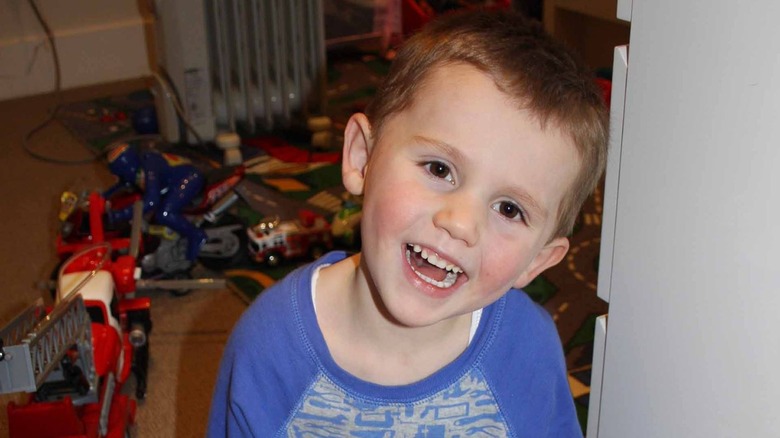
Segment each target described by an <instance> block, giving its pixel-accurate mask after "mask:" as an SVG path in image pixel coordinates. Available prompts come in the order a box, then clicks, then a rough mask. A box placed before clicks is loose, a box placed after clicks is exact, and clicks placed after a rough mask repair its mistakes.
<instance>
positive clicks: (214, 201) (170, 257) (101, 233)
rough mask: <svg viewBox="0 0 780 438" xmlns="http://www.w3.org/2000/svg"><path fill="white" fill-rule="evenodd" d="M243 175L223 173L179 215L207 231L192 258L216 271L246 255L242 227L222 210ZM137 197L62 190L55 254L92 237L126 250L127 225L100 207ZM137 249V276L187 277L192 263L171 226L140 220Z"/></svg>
mask: <svg viewBox="0 0 780 438" xmlns="http://www.w3.org/2000/svg"><path fill="white" fill-rule="evenodd" d="M243 177H244V168H243V167H241V166H239V167H236V168H235V169H233V170H232V172H231V173H230V174H228V175H227V176H226V177H223V178H219V179H218V180H217V181H216V182H214V183H212V184H209V185H207V187H206V189H205V190H204V192H203V195H202V197H201V199H200V201H199V202H198V204H197V205H195V206H193V207H191V208H189V209H188V210H187V211H186V212H185V215H186V217H187V218H188V220H190V221H191V222H192V223H193V224H194V225H196V226H197V227H200V228H202V229H203V230H204V231H205V232H206V235H207V238H208V239H207V241H206V243H205V244H204V245H203V246H202V247H201V250H200V253H199V254H198V261H199V262H200V263H201V264H202V265H203V266H205V267H206V268H209V269H213V270H221V269H224V268H226V267H229V266H233V265H235V264H237V263H240V262H241V261H242V260H243V259H244V258H245V257H246V248H247V236H246V232H245V226H244V225H243V223H242V222H241V221H240V220H239V219H238V218H237V217H235V216H233V215H231V214H229V213H227V210H228V209H229V208H230V207H231V206H232V205H233V204H234V203H235V202H236V201H237V200H238V199H239V197H238V195H237V194H236V193H235V191H234V190H233V189H234V188H235V187H236V185H238V183H239V182H241V180H242V179H243ZM139 199H140V194H138V193H132V192H130V193H121V192H120V193H117V194H115V195H113V196H112V197H111V199H109V200H105V199H103V197H102V196H101V195H100V194H99V193H96V192H92V193H88V192H86V191H82V192H81V193H78V194H76V193H74V192H65V193H63V195H62V197H61V207H60V212H59V215H58V219H59V221H60V232H59V234H58V236H57V240H56V248H57V254H58V256H59V257H60V259H64V258H65V257H67V256H68V255H70V254H73V253H74V252H75V251H77V250H79V249H80V248H82V247H84V246H85V245H88V244H90V243H92V242H95V241H107V242H109V243H110V244H111V247H112V248H113V250H114V251H117V252H120V253H127V252H128V251H129V246H130V238H129V235H130V226H131V224H130V223H124V224H108V223H107V221H106V206H107V204H108V205H110V208H123V207H125V206H127V205H131V204H133V203H135V202H136V201H138V200H139ZM139 245H140V248H138V254H139V256H138V265H139V267H140V268H141V269H142V273H143V278H187V277H188V276H189V271H190V269H191V268H192V267H193V262H191V261H190V260H188V259H187V257H186V251H187V245H186V241H185V239H183V238H181V236H179V235H178V234H177V233H175V232H173V231H172V230H170V229H168V228H166V227H164V226H160V225H156V224H153V223H149V221H148V220H143V224H142V239H140V242H139Z"/></svg>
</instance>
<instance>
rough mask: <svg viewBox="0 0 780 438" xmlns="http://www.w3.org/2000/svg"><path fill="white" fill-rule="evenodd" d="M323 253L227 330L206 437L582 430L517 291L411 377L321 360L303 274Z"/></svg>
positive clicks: (529, 304) (551, 350)
mask: <svg viewBox="0 0 780 438" xmlns="http://www.w3.org/2000/svg"><path fill="white" fill-rule="evenodd" d="M344 257H346V255H345V254H344V253H340V252H333V253H329V254H327V255H326V256H325V257H323V258H322V259H320V260H318V261H317V262H315V263H313V264H311V265H308V266H305V267H302V268H300V269H298V270H296V271H295V272H293V273H291V274H290V275H288V276H287V277H286V278H285V279H284V280H282V281H281V282H279V283H277V284H275V285H274V286H273V287H271V288H269V289H268V290H267V291H265V292H263V293H262V294H261V295H260V297H258V299H257V300H256V301H255V302H254V303H252V305H251V306H250V307H249V309H247V311H246V312H245V314H244V315H243V316H242V317H241V319H240V320H239V322H238V323H237V325H236V326H235V328H234V330H233V333H232V334H231V337H230V340H229V341H228V344H227V346H226V349H225V353H224V356H223V360H222V363H221V366H220V371H219V375H218V378H217V384H216V388H215V392H214V398H213V400H212V406H211V413H210V419H209V427H208V436H209V437H212V438H216V437H248V436H255V437H272V436H294V437H298V436H301V437H303V436H305V437H344V436H356V437H457V436H463V437H470V436H514V437H534V438H536V437H581V436H582V433H581V431H580V427H579V424H578V422H577V418H576V414H575V410H574V402H573V399H572V396H571V393H570V390H569V386H568V381H567V377H566V369H565V364H564V360H563V354H562V350H561V344H560V339H559V337H558V333H557V331H556V329H555V325H554V324H553V322H552V318H550V316H549V314H548V313H547V312H546V311H545V310H544V309H543V308H542V307H541V306H539V305H537V304H536V303H534V302H533V301H531V300H530V299H529V298H528V296H527V295H526V294H525V293H523V292H522V291H517V290H510V291H508V292H507V294H505V295H504V296H503V297H502V298H501V299H499V300H498V301H496V302H495V303H493V304H491V305H490V306H488V307H486V308H485V309H484V310H483V313H482V317H481V319H480V324H479V327H478V329H477V332H476V334H475V336H474V339H473V340H472V342H471V344H470V345H469V347H468V348H467V349H466V351H464V352H463V353H462V354H461V355H460V356H459V357H458V358H457V359H455V360H454V361H453V362H452V363H450V364H448V365H446V366H445V367H443V368H442V369H440V370H439V371H437V372H435V373H434V374H433V375H431V376H429V377H426V378H425V379H423V380H421V381H419V382H415V383H412V384H409V385H401V386H382V385H377V384H374V383H371V382H367V381H364V380H361V379H358V378H356V377H355V376H353V375H351V374H349V373H348V372H346V371H345V370H343V369H341V368H340V367H339V366H338V365H337V364H336V363H335V362H334V360H333V358H332V357H331V356H330V353H329V352H328V348H327V345H326V344H325V340H324V338H323V336H322V333H321V331H320V329H319V326H318V324H317V319H316V315H315V313H314V306H313V303H312V295H311V279H312V274H313V272H314V270H315V269H316V267H317V266H319V265H322V264H323V263H329V264H333V263H336V262H338V261H340V260H342V259H343V258H344Z"/></svg>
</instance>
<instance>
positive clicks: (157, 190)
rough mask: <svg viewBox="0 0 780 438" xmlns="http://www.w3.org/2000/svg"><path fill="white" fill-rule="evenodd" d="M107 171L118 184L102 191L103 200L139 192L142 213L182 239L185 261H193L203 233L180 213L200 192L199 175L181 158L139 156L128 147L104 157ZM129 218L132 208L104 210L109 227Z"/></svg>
mask: <svg viewBox="0 0 780 438" xmlns="http://www.w3.org/2000/svg"><path fill="white" fill-rule="evenodd" d="M108 168H109V169H110V170H111V173H113V174H114V175H116V176H117V177H118V178H119V181H118V182H117V183H116V184H114V185H113V186H112V187H111V188H109V189H108V190H107V191H106V192H105V194H104V196H105V197H106V199H109V197H110V196H111V195H112V194H113V193H115V192H116V191H117V190H119V189H121V188H128V187H129V188H133V189H136V190H138V191H140V192H141V193H143V205H144V207H143V212H144V214H147V213H150V212H151V213H154V218H155V221H156V222H157V223H158V224H161V225H165V226H166V227H168V228H170V229H172V230H174V231H176V232H178V233H179V234H181V235H182V236H184V237H186V238H187V259H189V260H190V261H194V260H195V258H196V257H197V256H198V252H200V248H201V246H203V244H204V243H205V242H206V233H205V232H204V231H203V230H201V229H200V228H198V227H196V226H195V225H193V224H192V223H190V222H189V221H188V220H187V219H186V218H185V217H184V215H183V214H182V210H183V209H184V208H185V207H186V206H187V205H189V204H190V203H191V202H192V200H193V199H195V197H196V196H198V195H199V194H200V193H201V190H202V189H203V186H204V183H205V177H204V176H203V174H202V173H201V172H200V171H199V170H198V169H197V168H196V167H195V166H193V165H192V164H191V163H190V162H189V161H188V160H187V159H185V158H183V157H180V156H178V155H172V154H166V153H159V152H152V151H150V152H144V153H139V152H138V151H137V150H136V149H135V148H133V147H132V146H130V145H129V144H123V145H121V146H118V147H116V148H115V149H113V150H112V151H111V152H110V153H109V154H108ZM132 216H133V207H132V206H128V207H125V208H123V209H120V210H110V209H108V211H107V217H108V220H109V222H110V223H112V224H115V223H118V222H120V221H129V220H130V218H131V217H132Z"/></svg>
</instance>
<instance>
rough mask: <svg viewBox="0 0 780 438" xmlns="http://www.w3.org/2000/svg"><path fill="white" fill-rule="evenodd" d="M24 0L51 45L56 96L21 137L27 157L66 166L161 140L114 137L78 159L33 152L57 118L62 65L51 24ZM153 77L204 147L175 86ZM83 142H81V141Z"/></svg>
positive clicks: (148, 136)
mask: <svg viewBox="0 0 780 438" xmlns="http://www.w3.org/2000/svg"><path fill="white" fill-rule="evenodd" d="M27 2H28V3H29V4H30V7H31V8H32V10H33V13H34V14H35V17H36V19H37V20H38V22H39V23H40V25H41V27H42V28H43V30H44V32H45V33H46V39H47V41H48V43H49V46H51V50H52V60H53V62H54V91H53V94H54V96H55V102H56V103H55V105H54V107H53V108H52V109H51V110H50V111H49V115H48V117H47V118H46V119H45V120H44V121H43V122H41V123H40V124H39V125H37V126H35V127H34V128H33V129H31V130H30V131H29V132H27V134H26V135H25V136H24V138H23V139H22V147H23V148H24V150H25V152H27V153H28V154H29V155H30V156H32V157H33V158H36V159H38V160H41V161H45V162H49V163H55V164H67V165H80V164H88V163H91V162H93V161H96V160H99V159H101V158H103V157H104V156H105V155H106V154H108V152H109V151H110V150H111V149H112V148H113V147H115V146H117V145H119V144H122V143H127V142H130V141H143V140H160V139H161V138H162V137H161V136H160V135H158V134H146V135H133V136H128V137H124V138H121V139H118V140H114V141H112V142H111V143H109V144H108V145H106V146H105V147H104V148H103V149H102V152H99V153H95V152H94V151H92V150H91V149H90V148H89V147H87V146H86V145H85V147H86V149H87V151H89V152H90V153H91V154H92V156H91V157H89V158H83V159H78V160H62V159H58V158H52V157H49V156H46V155H43V154H40V153H38V152H36V151H34V150H33V149H32V148H31V147H30V144H29V142H30V139H31V138H32V137H33V136H34V135H35V134H37V133H38V132H40V131H42V130H43V129H44V128H46V127H47V126H48V125H49V124H50V123H52V122H54V121H56V120H57V115H58V113H59V111H60V109H61V107H62V68H61V65H60V59H59V53H58V51H57V46H56V44H55V41H54V33H53V32H52V30H51V27H50V26H49V23H48V22H47V21H46V19H45V18H44V17H43V14H42V13H41V11H40V9H39V8H38V5H37V4H36V3H35V0H27ZM160 70H161V71H162V73H163V74H165V71H164V70H162V68H160ZM152 76H153V77H154V79H155V80H156V81H157V83H158V84H159V85H160V88H161V89H162V90H163V93H164V94H165V97H166V98H167V99H168V100H169V101H170V102H171V104H172V105H173V107H174V109H175V110H176V114H177V115H178V117H179V119H180V120H181V121H182V123H183V124H184V126H185V127H186V128H187V130H188V131H189V132H190V133H192V136H193V137H194V138H195V139H196V141H197V142H198V144H199V145H201V146H206V143H205V142H204V141H203V138H202V137H200V135H198V132H197V131H196V130H195V128H194V127H193V126H192V123H191V122H190V121H189V119H188V118H187V115H186V113H185V111H184V108H183V107H182V105H181V100H180V99H179V97H178V94H177V93H176V92H175V90H174V87H173V86H172V85H171V81H170V80H169V79H167V78H166V77H163V75H162V74H160V73H157V72H154V71H153V72H152ZM79 140H80V139H79ZM81 143H82V144H84V143H83V141H81Z"/></svg>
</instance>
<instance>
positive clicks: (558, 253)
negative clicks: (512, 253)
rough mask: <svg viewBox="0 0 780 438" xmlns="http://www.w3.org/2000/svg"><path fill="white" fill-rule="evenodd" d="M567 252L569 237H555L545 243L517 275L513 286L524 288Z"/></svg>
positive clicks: (561, 258) (555, 263)
mask: <svg viewBox="0 0 780 438" xmlns="http://www.w3.org/2000/svg"><path fill="white" fill-rule="evenodd" d="M567 252H569V239H567V238H565V237H556V238H555V239H553V240H551V241H550V242H548V243H547V245H545V246H544V248H542V250H541V251H539V253H538V254H536V257H534V259H533V260H532V261H531V263H529V264H528V266H527V267H526V269H525V271H524V272H523V273H522V274H521V275H520V277H518V279H517V281H516V282H515V284H514V286H515V287H516V288H518V289H520V288H524V287H526V286H527V285H528V283H530V282H531V281H533V279H534V278H536V277H537V276H538V275H539V274H541V273H542V272H544V270H545V269H547V268H551V267H553V266H555V265H557V264H558V262H560V261H561V260H563V258H564V257H565V256H566V253H567Z"/></svg>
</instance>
